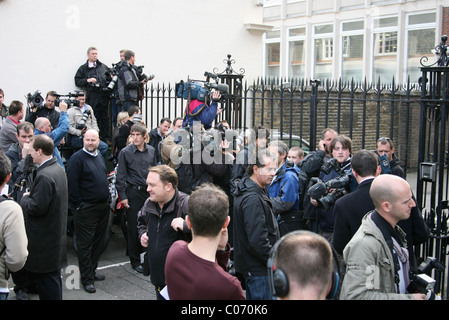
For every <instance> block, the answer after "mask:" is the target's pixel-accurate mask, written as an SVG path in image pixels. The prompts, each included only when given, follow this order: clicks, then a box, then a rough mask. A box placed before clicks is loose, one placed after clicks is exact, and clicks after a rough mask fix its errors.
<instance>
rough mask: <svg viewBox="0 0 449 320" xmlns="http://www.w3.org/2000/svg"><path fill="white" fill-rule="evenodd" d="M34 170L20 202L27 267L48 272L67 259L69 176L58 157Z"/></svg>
mask: <svg viewBox="0 0 449 320" xmlns="http://www.w3.org/2000/svg"><path fill="white" fill-rule="evenodd" d="M35 173H36V176H35V178H34V181H33V184H32V186H31V189H30V194H29V195H28V196H25V197H23V198H22V200H21V202H20V204H21V206H22V208H23V212H24V215H25V227H26V231H27V237H28V252H29V254H28V259H27V262H26V264H25V269H27V270H29V271H32V272H36V273H47V272H53V271H56V270H58V269H60V268H62V267H64V266H65V264H66V262H67V256H66V247H67V243H66V234H67V206H68V193H67V178H66V174H65V172H64V169H62V167H61V166H60V165H59V164H58V162H57V161H56V158H52V159H50V160H49V161H47V162H45V163H44V164H42V166H40V167H39V168H37V169H36V171H35Z"/></svg>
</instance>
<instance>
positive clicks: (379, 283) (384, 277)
mask: <svg viewBox="0 0 449 320" xmlns="http://www.w3.org/2000/svg"><path fill="white" fill-rule="evenodd" d="M370 197H371V199H372V200H373V203H374V207H375V210H373V211H371V212H369V213H367V214H366V215H365V216H364V217H363V220H362V224H361V226H360V228H359V229H358V231H357V232H356V234H355V235H354V237H353V238H352V239H351V241H350V242H349V243H348V245H347V246H346V247H345V249H344V251H343V257H344V260H345V262H346V266H347V267H346V274H345V277H344V280H343V285H342V288H341V293H340V299H344V300H346V299H348V300H349V299H351V300H352V299H368V300H406V299H408V300H410V299H411V300H413V299H416V300H424V299H425V297H426V296H425V295H424V294H421V293H414V294H410V293H407V286H408V284H409V278H408V274H409V273H408V271H409V261H408V251H407V249H406V241H405V233H404V232H403V231H402V229H401V228H400V227H399V226H397V223H398V222H399V221H401V220H405V219H408V217H410V212H411V209H412V208H413V207H414V206H416V203H415V201H414V200H413V197H412V191H411V189H410V185H409V184H408V183H407V181H406V180H404V179H402V178H400V177H398V176H395V175H390V174H383V175H380V176H378V177H376V178H375V179H374V181H373V182H372V184H371V188H370Z"/></svg>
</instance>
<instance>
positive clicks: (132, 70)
mask: <svg viewBox="0 0 449 320" xmlns="http://www.w3.org/2000/svg"><path fill="white" fill-rule="evenodd" d="M124 58H125V60H124V61H123V62H122V63H121V68H120V72H119V76H118V94H119V97H120V101H121V102H122V109H123V110H125V111H127V110H128V108H129V107H131V106H137V105H139V100H140V97H139V90H142V89H143V86H144V85H145V83H147V81H148V78H147V77H145V76H144V75H143V74H142V73H140V74H139V73H138V71H139V70H138V68H137V67H136V66H135V63H136V55H135V53H134V52H133V51H131V50H126V51H125V53H124Z"/></svg>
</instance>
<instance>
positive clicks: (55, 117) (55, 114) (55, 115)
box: [25, 91, 59, 128]
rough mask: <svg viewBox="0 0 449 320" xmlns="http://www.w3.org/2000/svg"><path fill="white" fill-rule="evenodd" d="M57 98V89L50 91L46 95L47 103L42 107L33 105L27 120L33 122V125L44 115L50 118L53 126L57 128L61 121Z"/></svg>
mask: <svg viewBox="0 0 449 320" xmlns="http://www.w3.org/2000/svg"><path fill="white" fill-rule="evenodd" d="M56 98H57V93H56V91H49V92H48V93H47V95H46V96H45V104H44V106H43V107H42V108H38V107H37V106H36V107H33V108H32V109H31V112H30V113H28V114H27V116H26V118H25V121H28V122H31V123H32V124H33V125H34V124H35V122H36V119H37V118H40V117H44V118H47V119H48V120H50V123H51V126H52V127H53V128H56V127H57V126H58V123H59V111H58V110H56V108H55V101H56Z"/></svg>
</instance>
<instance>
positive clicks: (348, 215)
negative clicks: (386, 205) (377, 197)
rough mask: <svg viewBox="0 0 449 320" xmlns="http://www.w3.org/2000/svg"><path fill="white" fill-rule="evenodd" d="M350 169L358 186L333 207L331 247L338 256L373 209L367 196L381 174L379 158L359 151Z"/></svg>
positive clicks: (368, 152)
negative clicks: (333, 224)
mask: <svg viewBox="0 0 449 320" xmlns="http://www.w3.org/2000/svg"><path fill="white" fill-rule="evenodd" d="M351 168H352V173H353V175H354V177H355V178H356V180H357V183H358V184H359V185H358V187H357V190H355V191H353V192H351V193H349V194H347V195H346V196H344V197H341V198H340V199H338V200H337V201H336V202H335V206H334V217H335V226H334V238H333V243H332V244H333V246H334V248H335V250H336V251H337V252H338V253H339V254H343V249H344V248H345V246H346V244H347V243H348V242H349V240H351V238H352V236H353V235H354V234H355V233H356V231H357V229H358V228H359V227H360V222H361V221H362V218H363V216H364V215H365V214H366V213H368V212H369V211H371V210H373V209H374V205H373V202H372V200H371V198H370V196H369V189H370V187H371V182H373V180H374V178H375V177H376V176H378V175H379V174H380V172H381V170H382V169H381V167H380V163H379V157H378V156H376V154H375V153H374V152H372V151H368V150H359V151H357V152H356V153H354V155H353V157H352V159H351Z"/></svg>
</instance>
